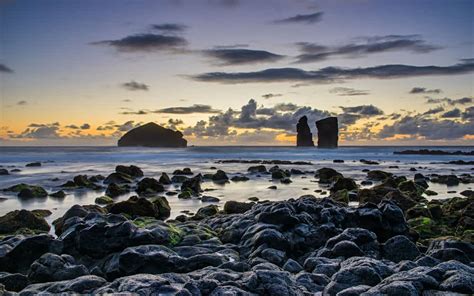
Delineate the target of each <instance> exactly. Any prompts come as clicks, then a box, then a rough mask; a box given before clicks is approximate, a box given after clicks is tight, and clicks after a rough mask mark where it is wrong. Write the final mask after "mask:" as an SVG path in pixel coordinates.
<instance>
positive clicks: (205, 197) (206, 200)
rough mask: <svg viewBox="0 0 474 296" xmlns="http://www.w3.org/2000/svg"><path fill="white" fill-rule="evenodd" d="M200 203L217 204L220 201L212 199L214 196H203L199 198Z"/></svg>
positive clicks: (215, 198)
mask: <svg viewBox="0 0 474 296" xmlns="http://www.w3.org/2000/svg"><path fill="white" fill-rule="evenodd" d="M201 201H202V202H219V201H220V199H218V198H217V197H214V196H209V195H203V196H202V197H201Z"/></svg>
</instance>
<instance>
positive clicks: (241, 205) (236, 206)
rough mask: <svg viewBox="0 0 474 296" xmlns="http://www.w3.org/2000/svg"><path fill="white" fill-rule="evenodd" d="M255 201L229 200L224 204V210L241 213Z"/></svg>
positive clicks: (228, 212) (229, 212) (230, 212)
mask: <svg viewBox="0 0 474 296" xmlns="http://www.w3.org/2000/svg"><path fill="white" fill-rule="evenodd" d="M254 204H255V203H253V202H239V201H234V200H229V201H227V202H226V203H225V204H224V212H225V213H227V214H241V213H245V212H247V211H248V210H250V209H251V208H252V206H253V205H254Z"/></svg>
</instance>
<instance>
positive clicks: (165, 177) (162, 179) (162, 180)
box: [158, 172, 171, 185]
mask: <svg viewBox="0 0 474 296" xmlns="http://www.w3.org/2000/svg"><path fill="white" fill-rule="evenodd" d="M158 182H159V183H160V184H163V185H169V184H171V179H170V177H169V176H168V174H167V173H165V172H163V173H161V177H160V179H159V180H158Z"/></svg>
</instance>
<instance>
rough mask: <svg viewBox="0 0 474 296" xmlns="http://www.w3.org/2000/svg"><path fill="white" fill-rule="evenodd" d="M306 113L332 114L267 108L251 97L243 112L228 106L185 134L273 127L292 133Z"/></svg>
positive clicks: (313, 115)
mask: <svg viewBox="0 0 474 296" xmlns="http://www.w3.org/2000/svg"><path fill="white" fill-rule="evenodd" d="M303 115H306V116H307V117H308V121H310V122H311V121H313V122H315V121H316V120H319V119H322V118H325V117H327V116H330V113H329V112H327V111H323V110H318V109H313V108H311V107H307V106H297V105H295V104H277V105H275V106H274V107H268V108H265V107H258V105H257V102H256V101H255V100H253V99H251V100H249V102H248V103H247V104H245V105H243V106H242V107H241V109H240V111H234V110H232V109H228V110H227V111H225V112H223V113H219V114H217V115H213V116H210V117H209V119H208V120H207V121H205V120H201V121H199V122H197V123H196V124H195V125H194V126H191V127H188V128H186V129H185V130H184V134H187V135H194V136H196V137H225V136H235V135H236V131H235V128H241V129H251V130H261V129H272V130H279V131H280V132H292V133H293V132H294V131H295V125H296V123H297V122H298V119H299V118H301V117H302V116H303ZM313 128H315V127H313Z"/></svg>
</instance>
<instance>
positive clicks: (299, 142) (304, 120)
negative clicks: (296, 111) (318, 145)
mask: <svg viewBox="0 0 474 296" xmlns="http://www.w3.org/2000/svg"><path fill="white" fill-rule="evenodd" d="M296 132H297V135H296V146H297V147H314V142H313V134H312V133H311V129H310V128H309V125H308V117H306V115H305V116H303V117H301V118H300V119H299V120H298V123H297V124H296Z"/></svg>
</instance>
